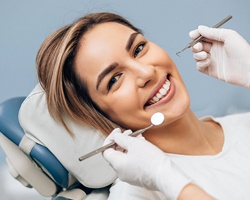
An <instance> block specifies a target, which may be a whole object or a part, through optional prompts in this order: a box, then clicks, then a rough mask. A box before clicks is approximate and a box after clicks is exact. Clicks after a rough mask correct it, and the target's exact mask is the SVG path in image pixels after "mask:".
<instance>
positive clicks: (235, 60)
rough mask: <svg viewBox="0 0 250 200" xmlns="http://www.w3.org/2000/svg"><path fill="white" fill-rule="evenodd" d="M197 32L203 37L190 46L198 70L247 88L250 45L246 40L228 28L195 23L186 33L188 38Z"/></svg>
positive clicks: (249, 75) (249, 79)
mask: <svg viewBox="0 0 250 200" xmlns="http://www.w3.org/2000/svg"><path fill="white" fill-rule="evenodd" d="M199 35H202V36H204V37H205V38H206V39H205V41H202V42H199V43H197V44H196V45H194V46H193V47H192V51H193V52H194V59H195V60H196V62H197V63H196V66H197V68H198V70H199V71H201V72H203V73H205V74H208V75H210V76H212V77H215V78H218V79H220V80H223V81H226V82H229V83H232V84H236V85H241V86H244V87H248V88H250V45H249V44H248V43H247V41H246V40H245V39H244V38H243V37H241V36H240V35H239V34H238V33H237V32H235V31H233V30H230V29H218V28H209V27H206V26H199V27H198V29H197V30H194V31H191V32H190V33H189V36H190V37H191V38H192V39H195V38H197V37H198V36H199Z"/></svg>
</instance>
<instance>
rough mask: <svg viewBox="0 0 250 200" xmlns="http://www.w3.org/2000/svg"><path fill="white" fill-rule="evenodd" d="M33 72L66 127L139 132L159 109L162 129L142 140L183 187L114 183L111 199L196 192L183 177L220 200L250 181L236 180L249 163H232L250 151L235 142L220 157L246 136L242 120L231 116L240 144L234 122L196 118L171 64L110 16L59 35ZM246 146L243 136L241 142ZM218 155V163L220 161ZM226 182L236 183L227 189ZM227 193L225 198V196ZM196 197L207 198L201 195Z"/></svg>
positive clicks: (248, 175)
mask: <svg viewBox="0 0 250 200" xmlns="http://www.w3.org/2000/svg"><path fill="white" fill-rule="evenodd" d="M37 70H38V76H39V80H40V82H41V85H42V86H43V88H44V90H45V92H46V94H47V102H48V107H49V111H50V113H51V115H52V116H53V117H54V118H56V119H58V120H60V121H61V122H62V123H63V124H64V126H65V127H66V128H67V124H65V123H64V121H63V116H64V115H68V116H70V117H71V118H72V119H73V120H75V121H77V122H79V123H87V124H89V125H92V126H93V127H95V128H98V129H99V130H101V131H102V132H103V133H104V134H106V135H108V134H109V133H110V132H111V131H112V130H113V129H114V128H115V127H120V128H122V129H124V130H125V129H131V130H132V131H133V130H137V129H140V128H144V127H146V126H148V125H149V124H150V117H151V116H152V114H154V113H155V112H159V111H160V112H162V113H163V114H164V116H165V118H166V120H165V122H164V123H163V125H161V126H158V127H153V128H152V129H150V130H148V131H146V132H145V133H144V134H143V136H144V137H145V138H146V140H148V141H149V142H150V143H152V144H154V145H156V146H157V147H158V148H160V149H161V150H162V151H163V152H166V153H167V155H168V156H169V157H170V158H171V160H173V162H172V161H169V162H168V163H170V166H169V168H171V169H172V166H171V165H172V163H174V165H175V166H176V167H173V169H174V171H175V172H176V174H177V177H179V180H181V181H180V182H181V183H180V184H179V183H178V184H176V183H175V181H173V182H171V183H170V184H168V185H169V186H170V185H175V184H176V187H175V186H173V187H172V186H171V188H170V191H169V192H164V191H162V192H164V194H165V196H164V195H163V194H162V193H160V192H158V191H151V190H146V189H143V188H140V187H136V186H133V185H128V184H126V183H124V182H121V181H119V180H118V181H117V182H116V184H114V186H113V187H112V189H111V194H110V199H166V198H170V199H175V198H178V197H179V198H182V197H183V196H182V195H183V194H186V193H185V192H186V189H188V188H190V187H189V186H193V184H192V183H190V181H191V180H190V179H189V178H188V177H187V176H186V175H184V173H186V174H187V175H190V177H191V179H192V182H193V183H197V184H198V185H199V186H201V187H202V188H203V189H204V190H206V191H207V192H208V193H209V194H211V195H212V196H214V197H215V198H219V199H229V198H231V197H233V193H232V192H231V191H232V189H239V188H238V187H239V184H238V183H242V184H243V185H248V184H249V183H250V172H249V173H246V174H244V175H243V176H239V175H241V174H242V171H244V170H245V171H246V172H247V171H249V170H247V169H249V167H250V163H249V162H248V163H247V164H246V165H244V166H243V165H239V166H238V165H236V166H235V165H232V163H231V160H232V159H234V160H235V158H239V159H243V158H245V157H244V156H246V157H247V156H248V155H246V154H245V153H248V152H250V151H246V149H244V148H243V149H242V147H243V145H242V144H240V145H239V146H236V147H237V148H236V147H235V148H236V149H237V151H236V152H233V155H234V156H235V155H236V156H235V157H233V158H232V156H231V155H230V156H231V157H230V159H229V161H227V160H225V159H224V157H223V156H222V155H224V150H225V151H229V149H230V148H231V144H232V138H233V139H235V140H237V138H240V139H241V138H242V137H241V135H243V136H244V137H245V135H244V134H245V132H248V130H249V125H248V127H247V124H249V120H248V121H247V120H246V119H247V115H242V116H237V117H235V118H237V120H239V118H240V123H241V127H244V129H243V130H242V132H243V133H242V134H241V135H238V137H237V138H234V136H233V134H232V132H231V131H229V132H228V130H231V129H230V128H228V127H227V126H228V125H227V124H228V123H230V122H231V121H234V117H229V118H226V119H212V118H204V119H202V120H199V119H197V117H196V116H195V115H194V113H193V112H192V111H191V109H190V99H189V96H188V92H187V90H186V87H185V85H184V83H183V81H182V79H181V76H180V74H179V72H178V70H177V68H176V66H175V64H174V62H173V61H172V60H171V58H170V57H169V56H168V54H167V53H166V52H165V51H164V50H163V49H161V48H160V47H159V46H157V45H156V44H154V43H152V42H151V41H148V40H147V39H146V38H145V37H144V36H143V34H142V33H141V31H140V30H139V29H138V28H136V27H134V26H133V25H132V24H130V23H129V22H128V21H127V20H125V19H123V18H122V17H120V16H118V15H115V14H111V13H96V14H90V15H87V16H85V17H83V18H80V19H79V20H77V21H76V22H74V23H72V24H71V25H68V26H66V27H63V28H62V29H60V30H58V31H56V32H55V33H53V34H52V35H51V36H49V37H48V38H47V39H46V40H45V42H44V43H43V45H42V46H41V48H40V50H39V52H38V56H37ZM248 119H249V118H248ZM238 124H239V122H237V123H236V125H238ZM247 128H248V129H247ZM235 130H237V129H234V130H233V131H235ZM69 132H70V134H72V136H73V135H74V133H72V132H71V131H70V130H69ZM228 138H229V139H228ZM246 141H247V140H246V139H245V138H243V139H242V141H240V143H242V142H246ZM246 146H249V145H246ZM221 152H223V154H222V153H221ZM241 152H244V156H243V157H238V156H239V155H243V154H242V153H241ZM221 154H222V155H221ZM249 156H250V155H249ZM218 157H219V158H220V157H222V161H221V160H220V159H218ZM220 161H221V162H222V163H223V165H222V163H221V162H220ZM235 161H237V160H235ZM217 162H218V163H217ZM227 162H229V163H227ZM197 163H198V164H197ZM211 163H212V164H211ZM235 167H238V168H239V169H240V171H238V170H235ZM224 168H225V172H230V173H229V175H228V176H227V175H226V174H225V173H224ZM179 169H180V170H179ZM182 172H184V173H183V174H182ZM179 174H181V175H179ZM231 174H233V175H234V176H232V177H231V176H230V175H231ZM211 175H213V176H211ZM215 176H216V178H215ZM225 177H226V180H224V178H225ZM236 177H237V181H235V178H236ZM225 181H227V182H226V183H228V181H234V182H235V184H232V185H230V186H228V185H225ZM213 184H214V185H213ZM192 188H193V187H192ZM195 188H196V189H197V187H196V186H195ZM153 189H157V188H153ZM240 189H241V192H242V193H241V197H240V199H244V198H248V196H249V192H248V191H249V190H247V189H245V188H243V189H242V187H240ZM227 190H229V192H227V193H225V191H227ZM198 191H199V192H201V193H202V195H205V196H206V197H207V198H210V196H209V195H207V194H206V193H205V192H203V191H202V190H201V189H199V188H198ZM183 192H184V193H183ZM237 197H238V196H237Z"/></svg>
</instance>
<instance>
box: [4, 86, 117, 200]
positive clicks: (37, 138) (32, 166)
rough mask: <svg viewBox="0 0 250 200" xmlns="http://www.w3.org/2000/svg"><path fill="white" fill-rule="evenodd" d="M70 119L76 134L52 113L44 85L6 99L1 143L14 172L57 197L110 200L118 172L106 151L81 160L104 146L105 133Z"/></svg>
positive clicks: (10, 167) (23, 182)
mask: <svg viewBox="0 0 250 200" xmlns="http://www.w3.org/2000/svg"><path fill="white" fill-rule="evenodd" d="M65 121H66V123H67V125H68V126H69V127H70V128H71V130H72V131H73V132H74V133H75V135H74V137H72V136H70V135H69V133H68V132H67V131H66V130H65V128H64V127H63V126H62V125H61V124H60V123H58V122H57V121H55V120H54V119H53V118H52V117H51V116H50V114H49V112H48V109H47V103H46V95H45V93H44V91H43V89H42V88H41V86H40V85H37V86H36V87H35V88H34V90H33V91H32V92H31V93H30V94H29V95H28V97H16V98H11V99H8V100H6V101H4V102H2V103H1V104H0V133H1V134H0V145H1V147H2V149H3V150H4V152H5V154H6V162H7V164H8V166H9V170H10V173H11V174H12V176H13V177H14V178H16V179H17V180H18V181H20V182H21V183H22V184H23V185H24V186H26V187H33V188H35V189H36V190H37V191H38V192H39V193H40V194H42V195H43V196H52V197H53V199H57V200H59V199H79V200H80V199H85V198H86V197H87V199H89V200H90V199H96V197H98V199H100V200H101V199H103V200H104V199H107V198H108V193H109V186H110V185H111V184H112V183H113V182H114V180H115V179H116V177H117V176H116V173H115V172H114V170H113V169H112V168H111V167H110V166H109V164H108V163H107V162H106V161H105V159H104V158H103V157H102V155H101V154H99V155H97V156H94V157H92V158H89V159H87V160H86V161H82V162H80V161H79V157H80V156H82V155H84V154H86V153H89V152H90V151H92V150H94V149H96V148H98V147H100V146H101V145H102V144H103V141H104V139H105V137H104V136H103V134H102V133H100V132H99V131H97V130H94V129H92V128H90V127H88V126H82V125H79V124H76V123H74V122H72V121H71V120H69V119H67V118H65ZM65 197H68V198H65Z"/></svg>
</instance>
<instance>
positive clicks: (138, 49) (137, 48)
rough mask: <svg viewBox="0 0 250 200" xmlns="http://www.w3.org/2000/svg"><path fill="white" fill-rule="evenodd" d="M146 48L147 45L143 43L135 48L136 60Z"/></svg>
mask: <svg viewBox="0 0 250 200" xmlns="http://www.w3.org/2000/svg"><path fill="white" fill-rule="evenodd" d="M144 46H145V43H141V44H139V45H138V46H137V47H136V48H135V51H134V58H136V57H137V56H138V54H139V53H140V52H141V51H142V50H143V48H144Z"/></svg>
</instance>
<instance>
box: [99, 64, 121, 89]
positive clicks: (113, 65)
mask: <svg viewBox="0 0 250 200" xmlns="http://www.w3.org/2000/svg"><path fill="white" fill-rule="evenodd" d="M117 66H118V63H117V62H114V63H112V64H111V65H109V66H108V67H107V68H105V69H104V70H103V71H102V72H101V73H100V74H99V75H98V77H97V82H96V90H98V87H99V85H100V83H101V81H102V79H103V78H104V77H105V76H106V75H107V74H109V73H110V72H111V71H113V70H114V69H115V68H116V67H117Z"/></svg>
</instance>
